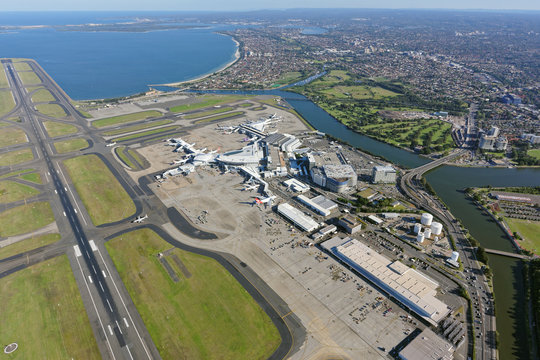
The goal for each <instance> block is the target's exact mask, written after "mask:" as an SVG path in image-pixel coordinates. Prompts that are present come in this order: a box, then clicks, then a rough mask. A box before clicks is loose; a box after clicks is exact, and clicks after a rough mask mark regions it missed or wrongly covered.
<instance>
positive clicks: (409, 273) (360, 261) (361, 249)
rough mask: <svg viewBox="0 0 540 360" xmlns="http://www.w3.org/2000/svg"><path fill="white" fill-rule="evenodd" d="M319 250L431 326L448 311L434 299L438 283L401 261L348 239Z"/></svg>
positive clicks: (335, 239)
mask: <svg viewBox="0 0 540 360" xmlns="http://www.w3.org/2000/svg"><path fill="white" fill-rule="evenodd" d="M322 247H323V248H324V249H326V250H327V251H329V252H331V253H332V254H334V255H335V256H337V257H338V258H339V259H340V260H342V261H343V262H345V263H346V264H348V265H349V266H351V267H352V268H353V269H354V270H356V271H357V272H358V273H360V274H361V275H362V276H363V277H365V278H366V279H368V280H370V281H371V282H373V283H374V284H375V285H376V286H377V287H379V288H380V289H382V290H383V291H385V292H386V293H388V295H390V296H391V297H394V298H395V299H397V300H398V301H399V302H401V303H402V304H403V305H405V306H407V307H408V308H409V309H411V310H412V311H414V312H415V313H416V314H418V315H419V316H421V317H422V318H423V319H425V320H426V321H427V322H429V323H431V324H432V325H435V326H436V325H437V324H438V323H439V321H441V320H442V319H443V318H444V317H446V315H448V313H449V312H450V309H449V308H448V306H447V305H446V304H445V303H443V302H442V301H441V300H439V299H437V298H436V297H435V295H436V294H437V288H438V287H439V284H438V283H437V282H435V281H433V280H431V279H429V278H428V277H426V276H424V275H423V274H421V273H420V272H418V271H416V270H414V269H412V268H410V267H408V266H407V265H405V264H403V263H402V262H400V261H398V260H396V261H392V260H390V259H388V258H386V257H385V256H383V255H380V254H379V253H377V252H376V251H375V250H373V249H371V248H369V247H368V246H366V245H364V244H363V243H362V242H360V241H358V240H356V239H351V238H345V239H341V238H339V237H337V236H336V237H334V238H332V239H330V240H328V241H325V242H324V243H322Z"/></svg>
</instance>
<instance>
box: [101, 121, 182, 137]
mask: <svg viewBox="0 0 540 360" xmlns="http://www.w3.org/2000/svg"><path fill="white" fill-rule="evenodd" d="M172 122H173V121H172V120H168V119H166V120H158V121H152V122H149V123H146V124H139V125H132V126H126V127H123V128H121V129H116V130H111V131H107V132H104V133H103V135H105V136H114V135H120V134H125V133H129V132H132V131H138V130H144V129H149V128H153V127H156V126H161V125H167V124H170V123H172Z"/></svg>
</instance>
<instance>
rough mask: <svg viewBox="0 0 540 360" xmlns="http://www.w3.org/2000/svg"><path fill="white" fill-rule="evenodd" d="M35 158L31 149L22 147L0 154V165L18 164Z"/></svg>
mask: <svg viewBox="0 0 540 360" xmlns="http://www.w3.org/2000/svg"><path fill="white" fill-rule="evenodd" d="M33 159H34V154H33V153H32V150H31V149H28V148H27V149H21V150H16V151H10V152H7V153H3V154H0V166H11V165H17V164H20V163H23V162H27V161H30V160H33Z"/></svg>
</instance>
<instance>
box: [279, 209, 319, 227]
mask: <svg viewBox="0 0 540 360" xmlns="http://www.w3.org/2000/svg"><path fill="white" fill-rule="evenodd" d="M277 212H278V213H279V214H280V215H281V216H283V217H285V218H286V219H287V220H289V221H290V222H292V223H293V224H294V225H295V226H296V227H298V228H299V229H301V230H304V231H307V232H311V231H313V230H316V229H318V228H319V223H317V222H316V221H315V220H313V219H312V218H310V217H309V216H306V215H305V214H304V213H303V212H302V211H300V210H298V209H297V208H295V207H293V206H291V205H290V204H288V203H283V204H279V205H278V207H277Z"/></svg>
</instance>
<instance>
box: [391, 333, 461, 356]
mask: <svg viewBox="0 0 540 360" xmlns="http://www.w3.org/2000/svg"><path fill="white" fill-rule="evenodd" d="M399 358H400V359H402V360H433V359H437V360H452V359H453V358H454V347H453V346H452V344H450V343H449V342H448V341H446V340H444V339H443V338H441V337H440V336H438V335H437V334H435V333H434V332H433V331H431V330H430V329H429V328H426V329H425V330H424V331H422V333H421V334H419V335H418V336H417V337H416V338H414V339H413V341H411V342H410V343H409V344H408V345H407V346H406V347H405V348H404V349H403V350H401V351H400V352H399Z"/></svg>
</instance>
